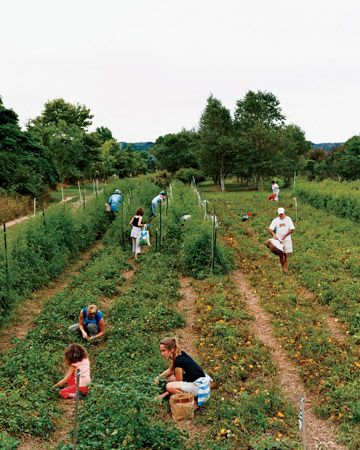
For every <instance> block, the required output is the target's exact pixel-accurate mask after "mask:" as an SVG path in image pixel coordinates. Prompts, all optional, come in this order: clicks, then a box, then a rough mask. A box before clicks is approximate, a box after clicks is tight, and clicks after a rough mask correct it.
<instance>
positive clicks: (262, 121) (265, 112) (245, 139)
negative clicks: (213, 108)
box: [234, 91, 285, 188]
mask: <svg viewBox="0 0 360 450" xmlns="http://www.w3.org/2000/svg"><path fill="white" fill-rule="evenodd" d="M284 120H285V117H284V115H283V114H282V112H281V108H280V102H279V100H278V99H277V98H276V97H275V96H274V94H272V93H271V92H263V91H257V92H253V91H248V92H247V94H246V95H245V97H244V99H242V100H238V101H237V102H236V110H235V120H234V127H235V135H236V142H237V160H236V166H237V172H238V173H240V174H241V172H242V171H246V173H247V174H248V173H251V174H252V176H254V177H255V178H256V184H257V185H258V187H260V188H262V187H263V181H264V178H265V177H266V176H270V175H271V174H273V173H276V172H277V167H276V164H277V160H278V158H276V156H277V153H278V152H280V143H281V142H280V141H281V133H279V131H280V130H281V128H282V127H283V125H284Z"/></svg>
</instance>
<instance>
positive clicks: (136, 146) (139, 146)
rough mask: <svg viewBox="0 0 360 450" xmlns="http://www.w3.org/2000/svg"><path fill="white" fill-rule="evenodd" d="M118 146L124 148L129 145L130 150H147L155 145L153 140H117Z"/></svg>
mask: <svg viewBox="0 0 360 450" xmlns="http://www.w3.org/2000/svg"><path fill="white" fill-rule="evenodd" d="M119 144H120V148H121V149H125V148H126V147H127V146H128V145H131V148H132V150H140V151H148V150H150V149H151V147H153V146H154V145H155V143H154V142H119Z"/></svg>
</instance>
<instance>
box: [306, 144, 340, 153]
mask: <svg viewBox="0 0 360 450" xmlns="http://www.w3.org/2000/svg"><path fill="white" fill-rule="evenodd" d="M343 144H344V142H323V143H321V144H314V143H313V142H312V143H311V147H312V148H322V149H324V150H325V151H326V152H331V150H333V149H334V148H336V147H340V145H343Z"/></svg>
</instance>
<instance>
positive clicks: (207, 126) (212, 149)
mask: <svg viewBox="0 0 360 450" xmlns="http://www.w3.org/2000/svg"><path fill="white" fill-rule="evenodd" d="M232 131H233V123H232V118H231V114H230V111H229V110H228V109H227V108H226V107H225V106H223V104H222V103H221V101H220V100H218V99H216V98H215V97H213V96H212V95H211V96H210V97H209V98H208V99H207V105H206V107H205V109H204V111H203V113H202V115H201V118H200V127H199V135H200V164H201V168H202V169H203V171H204V173H205V174H206V175H208V176H211V177H212V178H213V179H214V180H215V181H218V182H219V184H220V187H221V190H225V178H226V177H227V176H228V175H230V174H231V172H232V169H233V163H234V147H233V139H232Z"/></svg>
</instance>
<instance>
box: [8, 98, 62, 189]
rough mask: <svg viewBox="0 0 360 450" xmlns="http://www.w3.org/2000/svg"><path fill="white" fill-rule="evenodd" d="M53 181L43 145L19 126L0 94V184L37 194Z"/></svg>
mask: <svg viewBox="0 0 360 450" xmlns="http://www.w3.org/2000/svg"><path fill="white" fill-rule="evenodd" d="M53 181H54V178H53V172H52V169H51V167H50V165H49V164H48V162H47V160H46V158H45V151H44V148H43V147H42V146H40V145H38V144H37V143H35V142H34V141H33V139H32V138H31V136H30V135H29V134H28V133H27V132H24V131H22V130H21V129H20V126H19V125H18V117H17V114H16V113H15V112H14V111H13V110H11V109H7V108H5V106H4V105H3V102H2V100H1V97H0V187H2V188H4V189H11V190H14V191H17V192H19V193H21V194H27V195H31V196H35V197H38V196H39V195H40V194H41V192H42V191H43V190H45V189H46V188H47V185H48V184H51V183H52V182H53Z"/></svg>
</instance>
